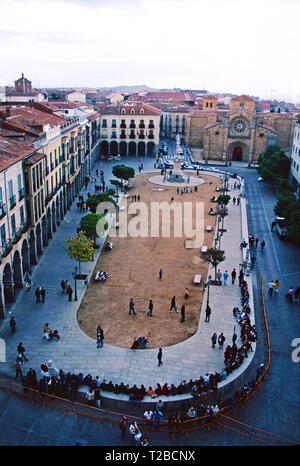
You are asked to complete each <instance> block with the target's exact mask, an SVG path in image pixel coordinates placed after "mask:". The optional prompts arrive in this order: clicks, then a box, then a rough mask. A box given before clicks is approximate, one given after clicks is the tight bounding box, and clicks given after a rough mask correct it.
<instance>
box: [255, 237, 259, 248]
mask: <svg viewBox="0 0 300 466" xmlns="http://www.w3.org/2000/svg"><path fill="white" fill-rule="evenodd" d="M258 242H259V239H258V238H256V239H255V246H256V247H257V245H258Z"/></svg>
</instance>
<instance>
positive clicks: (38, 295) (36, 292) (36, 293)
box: [34, 288, 40, 304]
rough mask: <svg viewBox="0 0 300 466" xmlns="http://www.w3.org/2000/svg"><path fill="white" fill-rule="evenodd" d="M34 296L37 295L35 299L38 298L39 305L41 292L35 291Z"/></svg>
mask: <svg viewBox="0 0 300 466" xmlns="http://www.w3.org/2000/svg"><path fill="white" fill-rule="evenodd" d="M34 294H35V298H36V301H35V304H37V303H39V302H40V290H39V289H38V288H37V289H36V290H35V292H34Z"/></svg>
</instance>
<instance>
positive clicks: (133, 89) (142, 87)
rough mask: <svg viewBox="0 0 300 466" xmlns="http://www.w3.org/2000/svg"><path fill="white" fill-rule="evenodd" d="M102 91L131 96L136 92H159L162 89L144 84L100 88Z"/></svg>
mask: <svg viewBox="0 0 300 466" xmlns="http://www.w3.org/2000/svg"><path fill="white" fill-rule="evenodd" d="M100 89H101V90H102V91H116V92H129V93H130V94H132V93H134V92H142V91H149V92H150V91H152V92H153V91H159V90H160V89H155V88H154V87H148V86H145V85H144V84H141V85H134V86H112V87H100Z"/></svg>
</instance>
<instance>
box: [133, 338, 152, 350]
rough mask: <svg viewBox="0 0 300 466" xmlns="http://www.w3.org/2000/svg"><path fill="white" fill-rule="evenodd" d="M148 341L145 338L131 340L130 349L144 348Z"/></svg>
mask: <svg viewBox="0 0 300 466" xmlns="http://www.w3.org/2000/svg"><path fill="white" fill-rule="evenodd" d="M147 343H148V340H147V338H145V337H138V338H135V339H134V340H133V343H132V346H131V349H137V348H146V347H147Z"/></svg>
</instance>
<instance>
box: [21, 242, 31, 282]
mask: <svg viewBox="0 0 300 466" xmlns="http://www.w3.org/2000/svg"><path fill="white" fill-rule="evenodd" d="M21 256H22V268H23V275H25V273H26V272H27V273H30V264H29V250H28V243H27V240H26V239H24V241H23V243H22V248H21Z"/></svg>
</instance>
